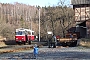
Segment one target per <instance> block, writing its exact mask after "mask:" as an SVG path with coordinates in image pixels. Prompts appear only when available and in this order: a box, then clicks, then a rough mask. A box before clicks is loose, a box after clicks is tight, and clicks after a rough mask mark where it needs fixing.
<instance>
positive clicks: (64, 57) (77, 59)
mask: <svg viewBox="0 0 90 60" xmlns="http://www.w3.org/2000/svg"><path fill="white" fill-rule="evenodd" d="M0 60H90V49H89V48H84V47H66V48H65V47H64V48H63V47H62V48H60V47H59V48H47V47H46V46H45V47H43V48H39V54H38V57H37V59H35V58H34V56H33V50H27V51H21V52H16V53H4V54H0Z"/></svg>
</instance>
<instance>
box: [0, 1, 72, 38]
mask: <svg viewBox="0 0 90 60" xmlns="http://www.w3.org/2000/svg"><path fill="white" fill-rule="evenodd" d="M39 9H40V13H41V14H40V25H41V27H40V31H41V32H40V33H41V38H42V39H45V38H46V35H47V31H52V32H53V33H54V34H55V35H60V36H64V35H65V33H66V30H67V29H68V28H70V27H72V26H73V24H74V11H73V9H72V8H71V7H67V6H62V5H58V6H54V7H50V6H49V7H42V8H41V7H40V6H36V7H35V6H30V5H26V4H21V3H18V2H16V3H14V4H4V3H0V35H1V36H4V37H6V38H7V39H14V36H15V29H16V28H21V27H24V28H30V29H31V26H32V30H34V31H35V35H38V20H39V18H38V16H39V13H38V12H39Z"/></svg>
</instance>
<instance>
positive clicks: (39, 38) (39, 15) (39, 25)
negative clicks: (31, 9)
mask: <svg viewBox="0 0 90 60" xmlns="http://www.w3.org/2000/svg"><path fill="white" fill-rule="evenodd" d="M39 42H40V8H39Z"/></svg>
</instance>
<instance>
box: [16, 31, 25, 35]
mask: <svg viewBox="0 0 90 60" xmlns="http://www.w3.org/2000/svg"><path fill="white" fill-rule="evenodd" d="M16 35H25V32H24V31H19V32H16Z"/></svg>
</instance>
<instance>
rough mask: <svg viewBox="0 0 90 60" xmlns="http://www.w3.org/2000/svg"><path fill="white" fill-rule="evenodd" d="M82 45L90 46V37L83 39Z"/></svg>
mask: <svg viewBox="0 0 90 60" xmlns="http://www.w3.org/2000/svg"><path fill="white" fill-rule="evenodd" d="M80 45H81V46H84V47H90V39H86V38H83V39H81V40H80Z"/></svg>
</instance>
